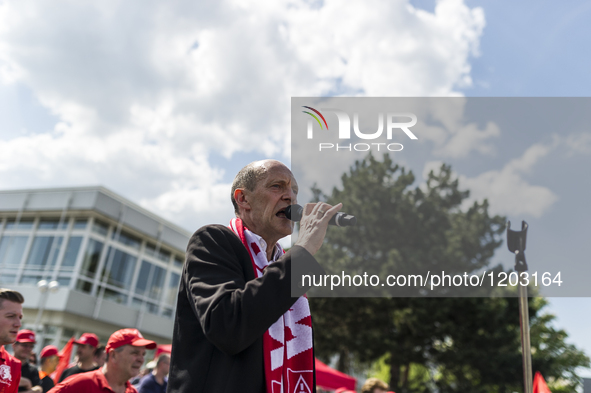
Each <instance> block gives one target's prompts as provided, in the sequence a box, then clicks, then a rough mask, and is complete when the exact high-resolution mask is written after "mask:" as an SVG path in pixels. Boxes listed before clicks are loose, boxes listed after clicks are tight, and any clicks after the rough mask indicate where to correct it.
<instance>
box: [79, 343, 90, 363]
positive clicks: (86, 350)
mask: <svg viewBox="0 0 591 393" xmlns="http://www.w3.org/2000/svg"><path fill="white" fill-rule="evenodd" d="M76 355H77V356H78V361H79V362H85V361H87V360H90V359H92V357H93V356H94V347H93V346H92V345H89V344H78V348H76Z"/></svg>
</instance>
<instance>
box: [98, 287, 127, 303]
mask: <svg viewBox="0 0 591 393" xmlns="http://www.w3.org/2000/svg"><path fill="white" fill-rule="evenodd" d="M103 298H104V299H107V300H111V301H113V302H115V303H119V304H123V303H127V295H125V294H123V293H121V292H119V291H115V290H113V289H109V288H105V294H104V296H103Z"/></svg>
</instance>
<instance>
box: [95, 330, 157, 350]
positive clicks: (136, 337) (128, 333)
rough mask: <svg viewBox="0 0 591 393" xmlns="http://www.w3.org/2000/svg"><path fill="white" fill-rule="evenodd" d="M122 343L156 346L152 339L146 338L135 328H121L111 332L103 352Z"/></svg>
mask: <svg viewBox="0 0 591 393" xmlns="http://www.w3.org/2000/svg"><path fill="white" fill-rule="evenodd" d="M124 345H133V346H134V347H146V348H147V349H154V348H156V343H155V342H154V341H150V340H146V339H145V338H144V337H143V336H142V334H141V333H140V331H139V330H137V329H121V330H117V331H116V332H115V333H113V334H111V337H109V342H107V347H106V348H105V352H107V353H109V351H110V350H111V349H116V348H119V347H122V346H124Z"/></svg>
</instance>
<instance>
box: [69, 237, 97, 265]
mask: <svg viewBox="0 0 591 393" xmlns="http://www.w3.org/2000/svg"><path fill="white" fill-rule="evenodd" d="M81 243H82V237H81V236H72V237H70V239H69V240H68V245H67V246H66V253H65V255H64V260H63V261H62V268H63V267H70V268H73V267H74V265H75V264H76V257H78V251H79V250H80V244H81ZM101 248H102V247H101Z"/></svg>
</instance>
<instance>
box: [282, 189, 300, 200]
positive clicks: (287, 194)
mask: <svg viewBox="0 0 591 393" xmlns="http://www.w3.org/2000/svg"><path fill="white" fill-rule="evenodd" d="M283 199H285V200H286V201H289V202H290V204H294V203H296V201H297V194H296V193H295V192H294V191H293V190H292V189H291V188H289V189H288V190H287V191H286V192H285V194H284V195H283Z"/></svg>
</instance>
